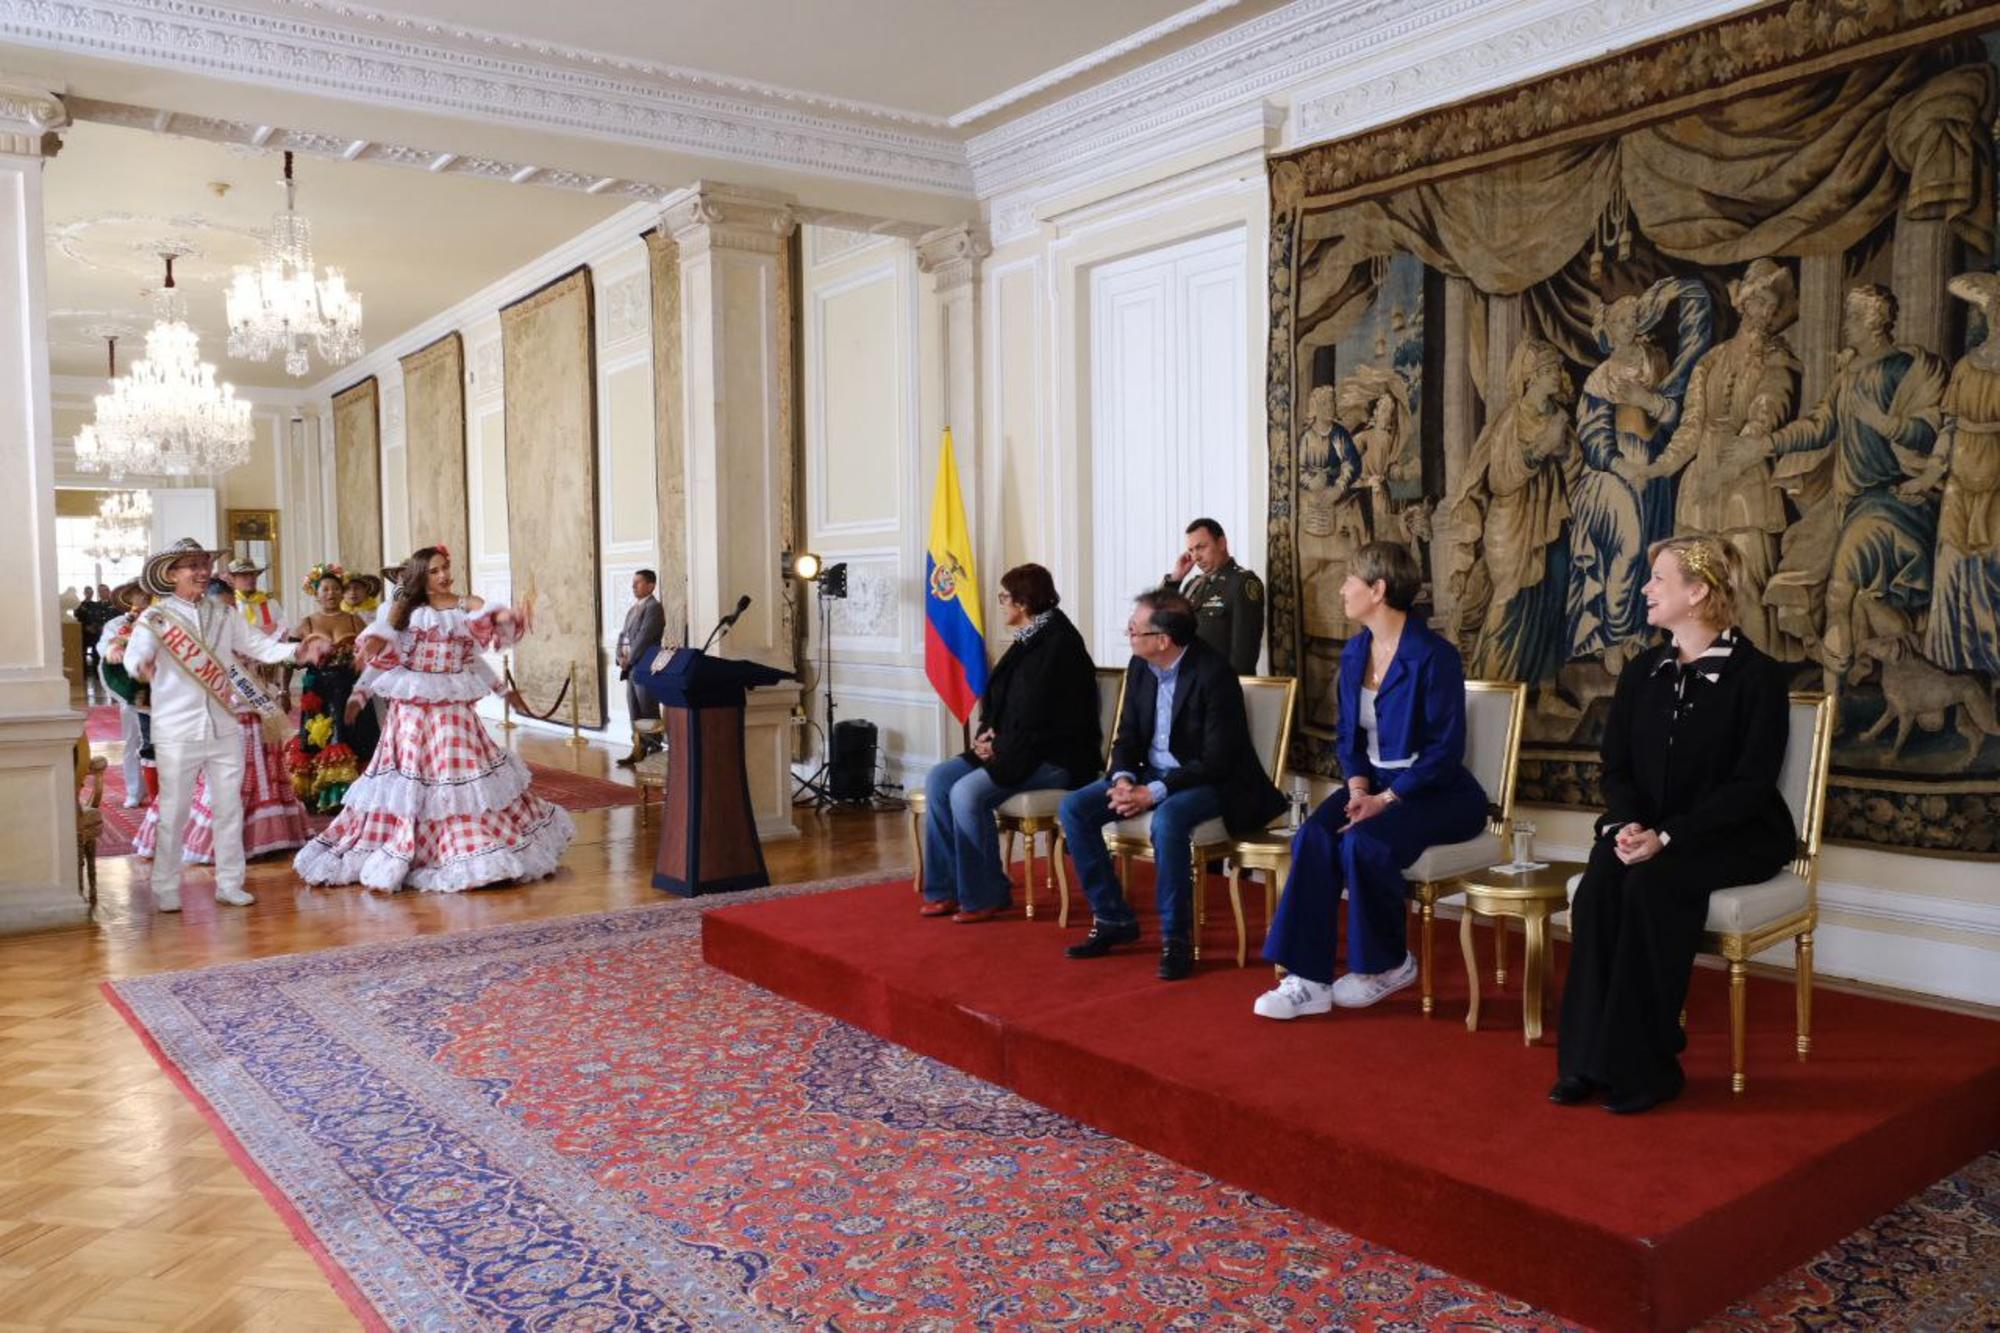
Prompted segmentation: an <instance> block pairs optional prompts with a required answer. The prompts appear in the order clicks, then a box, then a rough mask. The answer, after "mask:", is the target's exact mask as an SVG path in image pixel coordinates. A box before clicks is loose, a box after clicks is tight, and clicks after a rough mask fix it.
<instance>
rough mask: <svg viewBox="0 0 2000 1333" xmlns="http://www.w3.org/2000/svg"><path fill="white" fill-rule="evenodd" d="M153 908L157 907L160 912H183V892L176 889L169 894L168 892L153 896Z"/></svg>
mask: <svg viewBox="0 0 2000 1333" xmlns="http://www.w3.org/2000/svg"><path fill="white" fill-rule="evenodd" d="M153 906H155V907H157V908H159V909H160V910H161V911H162V912H178V911H180V910H181V891H180V890H179V889H174V890H171V891H169V892H167V893H158V894H154V895H153Z"/></svg>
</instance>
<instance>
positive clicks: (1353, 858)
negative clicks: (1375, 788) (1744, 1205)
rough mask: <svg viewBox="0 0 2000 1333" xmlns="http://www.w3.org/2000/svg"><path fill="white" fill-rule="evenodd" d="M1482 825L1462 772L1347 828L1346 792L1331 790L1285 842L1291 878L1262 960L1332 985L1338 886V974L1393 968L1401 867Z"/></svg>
mask: <svg viewBox="0 0 2000 1333" xmlns="http://www.w3.org/2000/svg"><path fill="white" fill-rule="evenodd" d="M1485 822H1486V793H1485V792H1484V791H1482V790H1480V787H1479V783H1478V782H1476V781H1475V780H1474V779H1473V778H1472V775H1471V774H1464V775H1462V777H1461V778H1460V780H1459V781H1457V782H1454V783H1452V784H1451V785H1449V786H1447V787H1445V788H1444V789H1442V790H1437V791H1430V792H1426V793H1425V794H1423V795H1422V796H1419V797H1417V798H1416V799H1415V800H1409V801H1403V800H1398V801H1395V802H1394V803H1392V804H1391V805H1390V806H1389V808H1388V809H1386V810H1384V811H1382V812H1381V813H1380V814H1378V815H1376V816H1374V817H1373V818H1371V819H1364V820H1362V821H1361V822H1360V823H1359V824H1355V825H1352V826H1350V825H1349V824H1348V822H1347V792H1346V790H1345V789H1343V790H1341V791H1337V792H1335V793H1334V794H1333V795H1332V796H1329V797H1328V798H1327V799H1326V800H1325V801H1323V802H1321V804H1320V807H1319V809H1317V810H1315V811H1313V812H1312V815H1311V817H1310V818H1308V819H1307V820H1306V822H1305V823H1304V824H1302V825H1301V826H1300V827H1299V831H1298V833H1297V834H1296V835H1295V836H1294V837H1293V838H1292V875H1291V878H1290V879H1288V880H1286V881H1285V894H1284V897H1283V898H1282V899H1281V900H1280V901H1279V903H1278V912H1277V915H1276V916H1274V917H1272V918H1271V931H1270V934H1269V935H1268V936H1267V937H1266V938H1265V940H1264V957H1265V958H1266V959H1267V960H1269V961H1270V962H1273V963H1276V964H1278V965H1279V966H1280V967H1282V968H1284V969H1285V970H1286V971H1287V972H1295V973H1297V974H1298V975H1299V976H1302V977H1304V978H1305V979H1306V980H1308V981H1317V982H1321V983H1325V982H1330V981H1332V980H1333V946H1334V942H1335V941H1336V940H1337V939H1338V938H1339V930H1340V926H1339V918H1338V916H1337V913H1338V912H1339V910H1340V891H1341V889H1342V888H1343V887H1344V888H1345V889H1346V890H1347V970H1348V971H1350V972H1359V973H1362V974H1364V975H1372V974H1374V973H1376V972H1387V971H1389V970H1390V969H1392V968H1394V967H1397V966H1399V965H1401V963H1402V961H1403V959H1404V958H1406V957H1407V956H1408V955H1409V949H1408V948H1407V947H1406V945H1405V941H1406V940H1407V939H1408V938H1409V935H1408V930H1409V927H1408V925H1407V912H1408V902H1407V898H1406V894H1407V892H1408V888H1409V886H1408V885H1407V884H1406V883H1405V882H1404V880H1403V867H1405V866H1407V865H1409V864H1410V863H1411V862H1412V861H1415V860H1416V859H1417V858H1418V857H1419V856H1422V855H1423V853H1424V849H1425V848H1426V847H1432V846H1435V845H1437V844H1438V843H1448V842H1463V841H1465V840H1466V839H1467V838H1471V837H1475V836H1477V835H1478V833H1479V830H1480V829H1481V827H1483V826H1484V824H1485Z"/></svg>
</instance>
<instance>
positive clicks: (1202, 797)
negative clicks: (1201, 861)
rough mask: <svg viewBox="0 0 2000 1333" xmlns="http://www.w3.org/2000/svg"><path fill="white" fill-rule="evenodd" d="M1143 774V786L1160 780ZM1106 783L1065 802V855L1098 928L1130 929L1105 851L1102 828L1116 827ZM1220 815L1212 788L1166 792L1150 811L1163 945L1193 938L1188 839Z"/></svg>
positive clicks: (1218, 795)
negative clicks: (1073, 866)
mask: <svg viewBox="0 0 2000 1333" xmlns="http://www.w3.org/2000/svg"><path fill="white" fill-rule="evenodd" d="M1159 776H1160V775H1159V774H1158V773H1154V772H1152V771H1151V770H1147V771H1145V772H1142V773H1140V774H1139V781H1140V783H1141V784H1144V783H1147V782H1150V781H1152V780H1153V779H1155V778H1157V777H1159ZM1110 791H1111V783H1110V782H1109V781H1098V782H1093V783H1091V784H1090V785H1089V786H1088V787H1079V788H1078V789H1077V790H1075V791H1073V792H1071V793H1070V794H1069V795H1068V796H1067V797H1065V798H1064V799H1063V803H1062V813H1061V815H1060V816H1059V818H1060V819H1061V820H1062V827H1063V837H1065V838H1067V839H1069V854H1070V856H1071V857H1072V858H1074V859H1075V861H1076V869H1077V873H1078V875H1080V876H1081V877H1082V879H1083V894H1084V897H1086V898H1088V899H1090V912H1091V915H1092V916H1093V917H1095V918H1096V919H1097V922H1098V924H1099V925H1104V926H1114V927H1116V926H1130V925H1134V924H1136V923H1137V920H1138V919H1137V918H1136V917H1135V916H1133V914H1132V905H1131V904H1130V903H1128V902H1126V901H1125V891H1124V889H1123V888H1121V887H1120V886H1119V883H1118V874H1117V871H1116V870H1115V868H1114V867H1113V866H1112V864H1111V852H1110V851H1109V850H1108V849H1107V848H1106V847H1105V845H1104V826H1105V825H1106V824H1115V823H1117V822H1118V816H1117V815H1116V814H1114V813H1112V810H1111V807H1110V806H1109V805H1108V804H1106V802H1105V797H1106V795H1107V794H1108V793H1109V792H1110ZM1221 813H1222V793H1221V791H1220V790H1218V789H1217V788H1215V787H1189V788H1188V789H1187V790H1185V791H1177V792H1170V793H1168V795H1167V799H1166V800H1164V801H1162V802H1160V803H1159V804H1158V805H1156V806H1154V807H1153V871H1154V873H1153V887H1154V897H1155V900H1156V901H1157V903H1158V904H1159V911H1160V934H1161V936H1162V938H1164V939H1182V940H1185V939H1189V938H1191V937H1192V936H1193V934H1194V912H1193V910H1192V909H1193V905H1194V852H1193V849H1192V848H1191V847H1190V845H1189V843H1188V835H1189V834H1191V833H1193V832H1194V830H1195V826H1196V825H1198V824H1200V823H1201V822H1202V821H1203V820H1207V819H1214V818H1216V817H1217V816H1219V815H1221Z"/></svg>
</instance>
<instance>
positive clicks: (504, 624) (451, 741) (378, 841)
mask: <svg viewBox="0 0 2000 1333" xmlns="http://www.w3.org/2000/svg"><path fill="white" fill-rule="evenodd" d="M530 611H531V608H527V607H523V608H521V609H519V610H510V609H508V608H507V607H503V606H488V605H486V604H484V603H482V602H481V601H480V600H479V599H478V598H477V597H461V596H459V595H458V594H457V593H455V592H453V591H452V587H451V556H450V554H449V553H448V552H446V551H445V550H444V548H442V547H437V546H426V547H424V548H423V549H422V550H420V551H418V552H417V553H416V554H415V555H413V556H411V557H410V560H409V563H408V564H406V565H405V566H404V567H403V573H402V577H401V578H400V579H398V580H397V592H396V597H395V600H393V601H391V602H390V603H389V604H388V605H386V606H384V607H383V608H382V610H381V612H380V613H379V614H378V616H377V617H376V620H375V623H374V624H372V625H370V626H369V627H368V628H367V629H365V630H363V631H362V632H361V635H360V638H359V639H358V640H357V642H356V653H357V656H361V657H363V658H364V659H366V660H367V661H368V669H367V670H366V671H365V672H364V673H363V674H362V677H361V680H360V682H359V683H358V684H356V685H355V687H354V692H353V694H352V695H351V696H350V697H349V699H348V705H347V709H348V712H349V713H350V714H353V713H356V712H358V711H359V709H360V708H362V707H365V706H366V703H367V699H368V697H369V696H370V695H380V696H381V697H382V698H384V699H387V700H389V718H388V721H387V723H386V724H385V725H384V726H383V728H382V739H381V741H380V742H379V743H378V744H377V745H376V747H375V757H374V758H373V759H372V760H370V761H369V764H368V771H367V772H366V773H363V774H362V775H361V777H360V778H359V779H357V780H356V781H355V783H354V784H353V785H352V786H350V787H349V788H348V789H347V794H346V797H345V801H344V804H343V806H342V809H341V812H340V815H339V817H338V818H336V819H335V820H334V821H333V823H332V825H331V826H330V827H328V828H327V830H326V831H325V832H324V833H321V834H319V835H318V836H317V837H315V838H314V839H313V840H312V841H311V842H309V843H307V844H306V846H305V848H304V850H302V851H301V852H300V853H299V854H298V857H297V859H296V860H295V861H294V862H293V866H294V868H295V869H297V871H298V872H299V876H300V877H301V878H302V879H304V880H306V882H308V883H311V884H355V883H360V884H365V885H366V886H368V887H369V888H371V889H384V890H388V891H391V892H393V891H395V890H397V889H401V888H405V887H407V888H414V889H425V890H429V891H432V892H442V893H456V892H458V891H459V890H461V889H476V888H479V887H480V886H481V885H485V884H495V883H500V882H502V881H506V880H531V879H540V878H542V877H543V876H545V875H551V874H554V873H555V869H556V863H557V862H558V861H559V860H560V859H561V857H562V854H563V850H564V849H565V848H566V847H568V846H569V843H570V839H571V838H573V837H574V836H576V826H575V825H574V824H572V823H571V822H570V817H569V814H568V812H567V811H565V810H563V809H562V807H560V806H557V805H552V804H550V803H549V802H547V801H544V800H542V799H541V798H540V797H538V796H536V795H534V794H533V793H531V792H530V791H529V790H528V781H529V778H528V766H527V765H526V764H524V763H522V762H521V761H520V759H518V758H517V757H515V756H514V755H512V754H509V753H508V752H507V751H505V750H502V749H501V748H500V747H499V746H497V745H495V744H494V743H493V741H492V740H491V739H490V738H489V737H488V736H487V734H486V729H485V727H484V726H482V725H481V723H480V721H479V716H478V714H477V713H475V712H474V711H473V705H474V704H475V703H476V702H477V701H478V700H479V699H481V698H483V697H484V696H486V695H488V694H496V693H499V692H500V691H501V688H502V686H501V683H500V681H499V680H497V679H496V678H495V676H494V674H493V669H492V668H491V667H489V666H487V665H486V663H485V661H484V660H482V659H481V657H480V653H481V651H482V650H486V649H493V648H506V647H509V646H511V645H512V644H514V643H516V642H518V641H519V640H520V638H521V637H522V636H523V635H524V634H525V633H526V632H527V630H528V626H529V622H530V619H531V614H530ZM513 702H514V706H515V708H517V709H521V710H522V711H526V710H525V708H524V707H523V705H522V703H521V700H520V699H519V697H518V696H516V697H514V700H513ZM350 720H351V718H350Z"/></svg>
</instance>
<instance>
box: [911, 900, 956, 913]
mask: <svg viewBox="0 0 2000 1333" xmlns="http://www.w3.org/2000/svg"><path fill="white" fill-rule="evenodd" d="M957 910H958V904H957V903H955V902H953V901H952V900H951V899H949V898H947V899H945V900H944V901H943V902H941V903H934V902H928V901H927V902H925V903H924V905H923V906H922V907H919V908H918V909H917V915H918V916H950V915H951V914H952V913H954V912H956V911H957Z"/></svg>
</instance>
